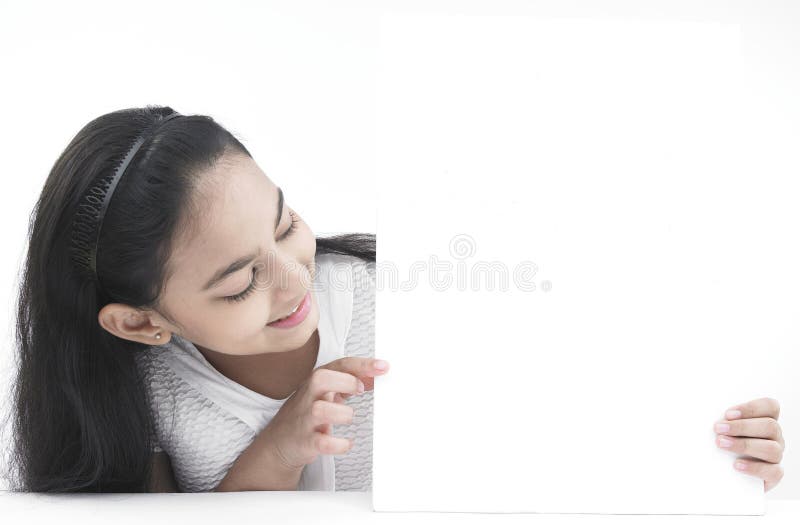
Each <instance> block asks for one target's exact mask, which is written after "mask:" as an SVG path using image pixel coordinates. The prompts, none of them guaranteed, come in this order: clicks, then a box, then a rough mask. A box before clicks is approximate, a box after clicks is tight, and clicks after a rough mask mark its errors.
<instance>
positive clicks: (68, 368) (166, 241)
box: [7, 106, 375, 492]
mask: <svg viewBox="0 0 800 525" xmlns="http://www.w3.org/2000/svg"><path fill="white" fill-rule="evenodd" d="M172 112H173V110H172V108H170V107H168V106H146V107H143V108H131V109H124V110H119V111H114V112H111V113H107V114H105V115H102V116H100V117H97V118H95V119H94V120H92V121H90V122H89V123H88V124H86V125H85V126H84V127H83V128H82V129H81V130H80V131H79V132H78V134H77V135H76V136H75V137H74V138H73V139H72V141H71V142H70V143H69V145H68V146H67V147H66V149H65V150H64V151H63V152H62V154H61V155H60V156H59V157H58V159H57V160H56V162H55V164H54V165H53V167H52V169H51V171H50V174H49V176H48V177H47V180H46V181H45V183H44V187H43V189H42V192H41V194H40V196H39V199H38V201H37V202H36V205H35V207H34V210H33V212H32V213H31V216H30V223H29V227H28V237H29V243H28V250H27V255H26V259H25V264H24V267H23V269H22V272H21V275H20V280H19V295H18V299H17V306H16V313H17V319H16V324H15V345H16V354H15V358H16V359H15V361H16V362H15V364H16V376H15V377H14V378H12V389H11V394H12V411H11V421H12V423H13V425H12V436H11V441H12V443H11V445H12V446H11V454H10V457H9V458H8V465H9V466H10V467H11V468H10V469H9V471H8V475H7V476H8V479H9V481H10V490H12V491H21V492H147V491H148V485H149V479H150V476H151V456H152V445H153V443H152V442H151V433H152V431H153V423H154V422H153V419H152V418H153V414H152V413H151V411H150V408H149V407H150V404H149V400H148V399H147V394H146V390H145V388H144V378H143V377H142V375H141V371H140V369H139V368H138V367H137V366H136V361H135V354H136V353H137V352H141V351H144V350H145V349H146V348H147V345H145V344H142V343H138V342H135V341H129V340H126V339H122V338H119V337H116V336H114V335H113V334H111V333H109V332H108V331H106V330H105V329H103V328H102V327H101V326H100V325H99V323H98V318H97V316H98V313H99V311H100V309H101V308H102V307H103V306H105V305H106V304H108V303H110V302H119V303H124V304H127V305H130V306H133V307H139V308H143V309H156V308H157V306H158V303H159V298H160V294H161V292H162V290H163V287H164V282H165V265H166V262H167V260H168V256H169V253H170V249H171V241H172V240H173V239H174V238H175V237H176V235H178V234H179V233H180V232H179V230H180V229H181V228H182V227H184V226H183V225H184V224H190V223H191V217H192V216H193V215H192V214H193V213H195V211H197V209H196V208H195V207H194V206H196V203H197V202H196V200H195V194H194V190H195V188H196V187H197V186H198V174H199V173H202V171H203V170H204V169H206V168H209V167H211V166H213V165H214V163H215V162H216V161H217V160H218V159H220V158H221V157H222V156H223V155H224V154H225V153H226V152H229V151H233V152H241V153H244V154H246V155H248V156H251V155H250V153H249V152H248V151H247V149H246V148H245V147H244V145H243V144H242V143H241V142H240V141H239V140H238V139H237V138H236V137H234V136H233V135H232V134H231V133H230V132H228V131H227V130H225V129H224V128H223V127H222V126H221V125H220V124H219V123H217V122H215V121H214V120H213V119H212V118H211V117H208V116H203V115H184V116H181V117H179V118H175V119H172V120H170V121H169V122H165V123H164V124H163V125H162V126H160V127H159V128H158V131H157V133H156V134H155V135H152V136H150V138H148V139H147V140H146V141H145V142H144V143H143V144H142V146H141V148H140V149H139V152H138V153H137V154H136V156H135V157H134V159H133V161H132V162H131V164H130V166H129V167H128V171H127V172H126V174H125V176H124V177H123V178H122V179H121V180H120V181H119V184H118V186H117V188H116V190H115V192H114V194H113V195H114V198H113V202H112V205H110V206H109V207H108V210H107V212H106V215H105V218H104V220H103V228H102V234H101V237H100V239H99V246H100V247H101V248H100V249H98V254H97V272H98V274H99V275H100V281H101V282H102V284H103V286H102V289H98V288H97V287H96V285H95V281H94V279H93V278H92V275H90V274H88V273H87V271H86V270H85V269H82V268H80V265H76V264H75V263H74V260H71V257H70V253H71V252H70V238H71V233H72V231H71V225H72V221H73V218H74V216H75V213H76V210H77V209H78V208H77V207H78V206H79V203H80V202H81V199H82V198H84V197H85V195H86V194H87V192H88V191H90V190H91V189H92V187H93V186H95V185H96V184H98V181H99V180H101V179H102V178H103V177H105V176H108V174H109V173H110V172H112V173H113V170H114V169H115V167H116V166H118V165H119V164H120V162H121V160H122V158H123V157H124V156H125V154H126V153H127V151H128V149H129V148H130V146H131V145H132V144H133V142H134V141H135V140H136V139H137V137H139V135H140V134H141V133H142V132H143V130H145V129H148V128H150V127H151V126H152V125H153V124H154V123H155V122H157V121H159V119H161V118H162V117H163V116H166V115H168V114H170V113H172ZM187 214H188V215H187ZM187 217H189V219H188V222H186V218H187ZM323 253H342V254H348V255H352V256H355V257H358V258H361V259H364V260H367V261H373V262H374V261H375V235H374V234H369V233H364V234H360V233H355V234H340V235H336V236H333V237H323V238H317V254H318V255H319V254H323Z"/></svg>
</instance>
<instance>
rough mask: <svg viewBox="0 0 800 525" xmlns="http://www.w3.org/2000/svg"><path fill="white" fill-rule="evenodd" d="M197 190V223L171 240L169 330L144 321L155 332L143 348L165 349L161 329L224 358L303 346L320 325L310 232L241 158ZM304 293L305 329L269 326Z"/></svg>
mask: <svg viewBox="0 0 800 525" xmlns="http://www.w3.org/2000/svg"><path fill="white" fill-rule="evenodd" d="M206 181H207V182H206ZM202 184H203V186H202V188H201V189H200V190H198V191H200V195H201V197H200V198H199V199H198V202H199V203H201V204H200V205H199V208H198V210H197V214H198V215H200V216H199V217H195V218H194V220H195V221H196V222H195V223H194V224H193V226H192V228H190V230H187V231H186V232H184V233H183V234H182V237H181V238H179V239H177V240H176V241H175V243H174V249H173V253H172V255H171V257H170V260H169V263H168V268H167V270H168V272H167V275H168V278H167V282H166V289H165V291H164V293H163V295H162V300H161V302H160V304H159V306H160V308H159V310H160V311H164V312H165V314H166V315H168V316H169V317H170V318H171V319H172V320H174V321H175V324H173V323H171V322H170V321H169V320H168V319H165V318H164V317H162V316H160V315H157V314H155V313H153V314H151V316H152V318H151V322H152V323H153V324H156V325H158V327H159V328H160V331H161V333H162V335H161V339H160V340H154V339H153V338H152V334H149V332H148V334H149V335H150V337H148V338H147V339H148V340H149V344H164V341H165V339H168V337H169V334H168V333H165V332H172V333H176V334H178V335H180V336H181V337H183V338H185V339H187V340H189V341H191V342H193V343H194V344H195V345H197V346H199V347H203V348H206V349H211V350H213V351H216V352H220V353H223V354H231V355H253V354H264V353H274V352H287V351H291V350H295V349H298V348H300V347H302V346H303V345H304V344H305V343H306V342H307V341H309V339H310V338H311V336H312V335H313V334H314V331H315V330H316V329H317V324H318V322H319V305H318V303H317V298H316V296H315V295H314V294H313V290H312V283H313V279H314V273H315V268H314V255H315V253H316V240H315V238H314V234H313V233H312V231H311V229H310V228H309V227H308V225H307V224H306V223H305V222H304V221H303V220H302V219H301V218H300V217H299V215H297V213H296V212H295V211H294V210H292V208H291V207H290V205H289V201H288V200H287V196H283V198H281V193H282V192H281V190H280V189H279V188H278V187H277V186H276V185H275V184H273V182H272V181H271V180H270V179H269V178H268V177H267V176H266V175H265V174H264V172H263V171H261V169H260V168H259V167H258V165H257V164H256V163H255V161H254V160H253V159H251V158H250V157H248V156H246V155H240V154H232V155H226V156H225V157H224V158H223V160H222V161H220V162H219V163H218V164H217V166H215V167H214V168H213V170H212V172H211V173H209V174H207V175H206V176H204V177H203V183H202ZM307 292H308V293H309V295H310V297H309V299H310V311H309V312H308V314H307V316H306V317H305V319H304V320H303V321H302V322H300V323H299V324H297V325H295V326H293V327H291V328H279V327H275V326H267V325H268V323H270V322H272V321H275V320H277V319H278V318H281V317H285V316H286V315H288V314H289V313H290V312H291V311H292V310H293V309H294V308H295V307H296V306H297V305H298V304H300V303H301V301H302V300H303V298H304V297H305V295H306V293H307ZM156 331H158V329H156Z"/></svg>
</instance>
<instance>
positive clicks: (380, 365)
mask: <svg viewBox="0 0 800 525" xmlns="http://www.w3.org/2000/svg"><path fill="white" fill-rule="evenodd" d="M374 366H375V368H376V369H378V370H386V369H387V368H389V363H387V362H386V361H384V360H382V359H378V360H377V361H375V363H374Z"/></svg>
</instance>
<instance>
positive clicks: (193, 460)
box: [139, 254, 375, 492]
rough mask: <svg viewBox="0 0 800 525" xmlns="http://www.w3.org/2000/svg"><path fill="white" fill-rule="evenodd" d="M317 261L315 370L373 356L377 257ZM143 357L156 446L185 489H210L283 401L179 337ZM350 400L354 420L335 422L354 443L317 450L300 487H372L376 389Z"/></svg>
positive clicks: (336, 257)
mask: <svg viewBox="0 0 800 525" xmlns="http://www.w3.org/2000/svg"><path fill="white" fill-rule="evenodd" d="M316 263H317V271H316V275H315V279H314V288H313V291H312V293H314V294H315V295H316V297H317V301H318V303H319V309H320V319H319V326H318V330H319V337H320V346H319V352H318V355H317V361H316V363H315V365H314V368H317V367H319V366H322V365H324V364H326V363H329V362H331V361H334V360H336V359H339V358H341V357H345V356H349V355H358V356H362V357H373V356H374V307H375V295H374V291H375V290H374V283H375V276H374V267H375V265H374V263H365V262H364V261H362V260H360V259H357V258H355V257H351V256H346V255H339V254H323V255H320V256H318V257H317V258H316ZM354 317H355V318H354ZM351 328H355V330H351ZM139 363H141V365H143V370H144V371H145V377H146V378H147V380H146V382H145V383H146V385H147V387H148V392H149V395H150V398H151V406H152V409H153V411H154V419H155V426H156V434H157V435H156V436H155V437H156V439H157V442H158V443H159V445H160V446H159V447H157V448H156V450H162V449H163V450H164V451H166V452H167V454H168V455H169V457H170V461H171V463H172V468H173V471H174V473H175V477H176V482H177V483H178V487H179V489H180V490H181V491H182V492H203V491H210V490H213V489H214V488H215V487H216V486H217V485H218V484H219V482H220V481H221V480H222V478H223V477H224V476H225V474H226V473H227V472H228V470H229V469H230V467H231V466H232V464H233V462H234V461H235V460H236V458H238V457H239V455H240V454H241V453H242V452H243V451H244V449H245V448H247V446H249V445H250V443H252V441H253V439H255V437H256V436H257V435H258V433H260V432H261V430H263V429H264V427H266V426H267V424H268V423H269V422H270V420H271V419H272V418H273V417H274V416H275V414H276V413H277V412H278V410H279V409H280V408H281V406H282V405H283V403H284V402H285V401H286V399H281V400H278V399H272V398H269V397H266V396H264V395H262V394H259V393H258V392H255V391H253V390H250V389H249V388H247V387H245V386H243V385H241V384H239V383H237V382H235V381H233V380H231V379H229V378H228V377H226V376H224V375H222V373H220V372H219V371H218V370H217V369H215V368H214V367H213V366H212V365H211V364H210V363H209V362H208V361H207V360H206V359H205V357H204V356H203V354H201V353H200V351H199V350H198V349H197V347H196V346H195V345H194V344H192V343H191V342H189V341H187V340H186V339H183V338H182V337H180V336H176V335H173V336H172V338H171V340H170V341H169V342H168V343H167V344H164V345H158V346H151V347H149V349H148V351H146V352H144V353H143V354H142V355H141V358H140V359H139ZM287 399H288V397H287ZM345 403H346V404H348V405H350V406H352V407H353V408H354V410H355V415H354V419H353V423H351V424H350V425H334V427H333V429H332V432H333V435H335V436H337V437H349V438H351V439H353V440H354V445H353V448H352V449H351V450H350V451H349V452H348V453H347V454H344V455H338V456H333V455H322V454H321V455H319V456H318V457H317V458H316V459H315V461H314V462H312V463H310V464H308V465H306V466H305V468H304V469H303V473H302V475H301V478H300V483H299V485H298V490H371V477H372V476H371V474H372V472H371V471H372V391H369V392H365V393H364V394H361V395H357V396H352V397H351V398H349V399H348V400H346V401H345ZM337 468H338V469H339V470H340V471H341V472H337Z"/></svg>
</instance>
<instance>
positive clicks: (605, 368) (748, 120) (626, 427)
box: [373, 14, 800, 514]
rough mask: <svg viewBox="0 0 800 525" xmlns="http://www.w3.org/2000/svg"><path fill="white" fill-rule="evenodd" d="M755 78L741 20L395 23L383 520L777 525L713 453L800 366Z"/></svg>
mask: <svg viewBox="0 0 800 525" xmlns="http://www.w3.org/2000/svg"><path fill="white" fill-rule="evenodd" d="M756 61H757V57H756V55H754V54H749V53H748V49H747V47H746V46H745V45H744V40H743V38H742V30H741V27H740V26H739V25H736V24H730V23H711V22H702V21H690V20H681V21H679V20H644V19H641V20H636V19H633V18H632V19H591V18H538V17H528V16H477V15H476V16H451V15H401V14H386V15H384V16H383V17H382V18H381V24H380V54H379V67H380V72H379V80H378V85H377V89H378V97H377V101H378V120H377V126H378V135H377V144H378V157H377V158H378V174H377V189H378V199H379V208H378V221H377V237H378V283H377V286H378V291H377V298H376V333H375V336H376V354H377V355H378V356H380V357H382V358H386V359H388V360H389V361H390V362H391V363H392V370H391V372H390V373H389V374H388V375H387V376H386V377H384V378H383V379H382V380H381V381H379V382H377V383H376V388H375V390H376V392H375V411H374V413H375V416H374V452H373V465H374V471H373V503H374V508H375V510H378V511H464V512H470V511H474V512H544V513H550V512H553V513H644V514H762V513H763V512H764V508H765V507H764V506H765V497H764V493H763V482H762V481H761V480H760V479H757V478H755V477H753V476H748V475H745V474H742V473H739V472H737V471H735V470H734V469H733V461H734V459H735V458H736V455H735V454H733V453H731V452H727V451H723V450H720V449H718V448H717V446H716V444H715V440H714V436H715V434H714V432H713V423H714V421H716V420H717V419H720V418H722V417H723V413H724V410H725V409H727V408H728V407H730V406H732V405H734V404H737V403H741V402H744V401H748V400H750V399H755V398H758V397H763V396H771V395H772V388H773V387H774V385H771V384H770V383H769V380H768V378H769V376H770V374H769V370H770V369H772V368H774V367H776V366H780V364H779V361H778V359H779V358H777V357H776V356H780V355H790V354H791V352H796V351H797V350H798V349H800V333H799V332H798V323H797V319H800V301H798V300H797V297H800V273H798V271H797V268H800V250H799V249H798V242H797V239H798V227H799V226H800V207H798V206H797V191H796V190H797V188H796V185H795V182H794V179H795V178H796V177H797V175H796V174H797V173H798V158H797V156H796V155H794V151H795V150H796V144H797V139H798V137H797V132H796V131H794V130H792V129H791V126H790V125H789V122H788V116H784V115H781V113H780V111H778V109H777V108H779V107H780V103H776V102H775V100H774V98H773V99H769V97H765V96H764V93H762V92H760V91H759V89H758V85H757V84H756V83H754V82H752V78H754V77H753V75H756V74H757V73H756V72H755V69H756V66H757V64H756V63H755V62H756ZM787 96H788V95H787ZM434 272H438V273H437V274H434ZM504 285H505V286H504ZM787 347H790V348H791V349H793V350H787ZM754 351H758V352H759V355H760V356H763V359H760V360H759V361H758V362H756V363H754V364H750V363H751V362H752V355H753V352H754ZM742 363H748V365H747V366H742Z"/></svg>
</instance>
